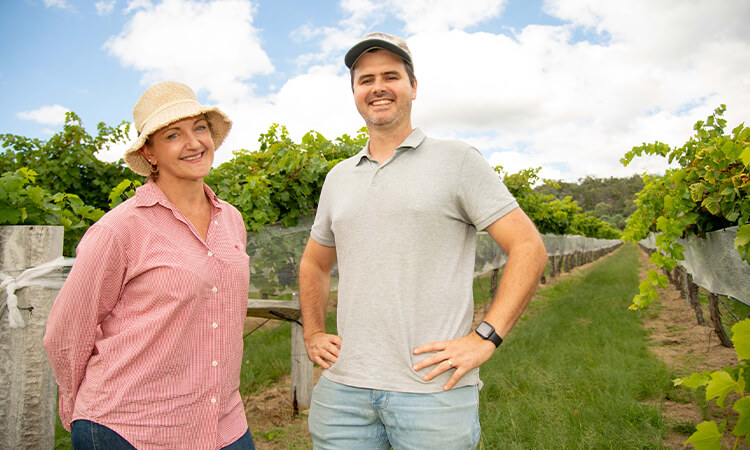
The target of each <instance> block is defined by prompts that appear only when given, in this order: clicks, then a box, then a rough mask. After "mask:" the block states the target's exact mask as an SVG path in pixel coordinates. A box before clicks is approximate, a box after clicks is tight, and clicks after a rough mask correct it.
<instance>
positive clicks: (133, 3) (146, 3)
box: [122, 0, 153, 14]
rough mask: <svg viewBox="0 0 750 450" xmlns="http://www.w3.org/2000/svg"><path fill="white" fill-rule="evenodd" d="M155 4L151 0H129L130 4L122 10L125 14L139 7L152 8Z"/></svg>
mask: <svg viewBox="0 0 750 450" xmlns="http://www.w3.org/2000/svg"><path fill="white" fill-rule="evenodd" d="M152 7H153V4H152V3H151V1H150V0H130V1H128V5H127V6H126V7H125V9H124V10H123V11H122V13H123V14H130V13H131V12H133V11H136V10H139V9H147V8H152Z"/></svg>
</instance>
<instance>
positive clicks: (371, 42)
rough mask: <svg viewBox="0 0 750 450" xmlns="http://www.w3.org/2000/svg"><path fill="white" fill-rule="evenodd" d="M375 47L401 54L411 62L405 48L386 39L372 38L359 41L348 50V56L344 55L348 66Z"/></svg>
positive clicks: (350, 66)
mask: <svg viewBox="0 0 750 450" xmlns="http://www.w3.org/2000/svg"><path fill="white" fill-rule="evenodd" d="M373 48H382V49H383V50H388V51H389V52H391V53H395V54H397V55H398V56H400V57H401V58H402V59H403V60H404V61H408V62H410V63H411V56H410V55H409V54H408V53H407V52H406V50H404V49H403V48H401V47H399V46H398V45H396V44H394V43H392V42H388V41H386V40H384V39H378V38H372V39H366V40H364V41H361V42H357V43H356V44H354V46H353V47H352V48H350V49H349V51H348V52H346V56H344V63H345V64H346V67H348V68H350V69H351V68H352V67H353V66H354V64H355V63H356V62H357V60H358V59H359V57H360V56H362V54H363V53H365V52H366V51H367V50H370V49H373Z"/></svg>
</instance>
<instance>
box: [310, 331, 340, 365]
mask: <svg viewBox="0 0 750 450" xmlns="http://www.w3.org/2000/svg"><path fill="white" fill-rule="evenodd" d="M341 342H342V341H341V337H339V336H336V335H335V334H325V333H319V334H315V335H313V336H311V337H310V338H309V339H308V340H307V341H305V349H306V350H307V356H308V358H310V361H312V362H313V363H315V364H317V365H319V366H320V367H322V368H324V369H330V368H331V365H332V364H335V363H336V361H337V360H338V356H339V350H340V348H341Z"/></svg>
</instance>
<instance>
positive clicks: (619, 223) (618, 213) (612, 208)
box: [535, 175, 643, 230]
mask: <svg viewBox="0 0 750 450" xmlns="http://www.w3.org/2000/svg"><path fill="white" fill-rule="evenodd" d="M642 189H643V180H642V179H641V177H640V175H633V176H631V177H629V178H615V177H609V178H595V177H592V176H587V177H586V178H581V179H579V180H578V183H568V182H565V181H553V182H550V181H547V182H546V183H545V184H543V185H541V186H538V187H536V188H535V190H536V191H537V192H539V193H541V194H548V195H552V196H554V197H555V198H556V199H560V200H562V199H564V198H565V197H571V199H572V200H573V201H575V202H577V203H578V206H580V207H581V209H583V211H584V212H587V213H589V214H591V215H593V216H595V217H597V218H599V219H600V220H602V221H605V222H608V223H610V224H612V225H614V226H615V227H616V228H617V229H620V230H622V229H624V228H625V220H626V219H627V218H628V217H629V216H630V215H631V214H632V213H633V211H635V209H636V206H635V203H633V201H634V200H635V198H636V194H637V193H638V192H640V191H641V190H642Z"/></svg>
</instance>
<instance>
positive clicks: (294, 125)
mask: <svg viewBox="0 0 750 450" xmlns="http://www.w3.org/2000/svg"><path fill="white" fill-rule="evenodd" d="M454 3H455V2H445V3H443V2H442V1H438V0H435V1H429V0H419V1H413V2H397V1H396V0H383V1H377V2H376V1H372V0H342V1H341V2H340V3H339V7H340V9H341V10H342V11H343V12H344V13H345V14H346V16H345V17H344V18H343V19H342V20H341V21H340V22H339V23H338V24H335V25H333V26H330V25H329V26H326V27H318V26H316V25H315V24H314V23H309V24H308V25H305V26H301V27H299V28H297V29H296V30H294V31H293V32H292V33H291V36H292V38H293V39H294V40H297V41H305V42H314V43H315V44H316V45H317V47H318V48H319V49H320V50H319V51H318V52H316V53H313V54H303V55H299V56H298V57H297V59H296V62H297V64H298V70H299V75H295V76H293V77H291V78H289V79H288V80H287V81H286V82H285V83H284V84H282V85H280V87H279V88H278V90H276V91H273V92H271V93H270V94H265V95H263V96H259V95H257V94H256V92H255V90H254V85H253V83H254V82H258V80H257V78H256V77H258V76H259V75H263V74H268V73H270V72H271V71H272V70H273V67H272V65H271V63H270V61H269V59H268V56H267V55H266V54H265V52H264V51H263V48H262V43H261V40H260V39H259V37H258V35H257V31H256V29H255V28H254V23H253V19H254V14H255V9H254V8H253V6H252V4H251V3H249V2H247V1H239V0H235V1H229V0H220V1H214V2H205V3H199V2H196V1H191V0H183V1H178V0H166V1H164V2H163V3H160V4H159V5H156V6H153V5H152V4H151V3H150V2H148V1H144V0H133V1H131V2H130V3H129V5H128V8H130V11H132V12H133V13H134V14H133V17H131V19H130V21H129V22H128V24H127V26H126V27H125V29H123V30H122V32H121V33H120V34H119V35H118V36H116V37H113V38H112V39H110V40H109V41H108V43H107V48H108V49H109V51H110V52H111V53H112V54H114V55H115V56H117V57H118V58H120V60H121V61H122V63H123V64H124V65H126V66H130V67H133V68H135V69H136V70H139V71H141V72H143V74H144V75H143V79H144V81H145V82H151V81H156V80H160V79H164V78H176V79H178V80H181V81H184V82H187V83H188V84H190V85H191V86H193V88H194V89H196V90H203V91H204V92H208V94H209V96H210V98H211V99H212V100H213V101H215V102H217V103H218V105H219V106H220V107H221V108H222V109H224V110H225V111H226V112H227V113H228V114H229V115H230V117H231V118H232V119H233V121H234V123H235V126H234V128H233V130H232V132H231V133H230V135H229V138H228V141H227V143H226V144H225V146H224V148H222V150H221V151H220V152H218V153H217V162H222V161H226V160H228V159H229V157H230V154H231V152H230V151H229V150H232V149H236V148H240V147H245V148H248V147H249V148H255V147H254V146H255V145H256V142H257V137H258V135H259V133H261V132H265V131H266V130H267V128H268V126H269V125H270V124H271V123H272V122H277V123H281V124H283V125H286V126H287V127H288V128H289V130H290V134H291V135H292V137H293V138H295V139H298V138H299V137H300V136H301V135H302V134H304V133H305V132H307V131H308V130H310V129H315V130H316V131H320V132H321V133H323V134H324V135H325V136H326V137H327V138H329V139H332V138H335V137H337V136H339V135H341V134H343V133H349V134H351V133H354V132H355V131H356V130H357V129H358V128H360V127H361V126H362V124H363V121H362V119H361V118H360V117H359V115H358V114H357V112H356V109H355V108H354V106H353V101H352V97H351V91H350V88H349V78H348V73H347V71H346V69H345V67H344V65H343V55H344V53H345V51H346V49H347V48H348V47H349V46H350V45H351V44H352V43H353V42H355V41H356V40H357V39H358V38H359V37H360V36H362V35H363V34H365V33H367V32H370V31H376V30H379V29H381V28H380V27H381V26H386V24H388V25H389V28H387V29H386V31H387V30H388V29H391V30H392V29H393V27H392V24H393V22H394V21H401V23H402V24H403V28H402V29H401V30H395V32H396V33H399V34H401V35H403V36H404V37H406V38H407V40H408V42H409V46H410V47H411V49H412V52H413V54H414V60H415V69H416V75H417V78H418V80H419V87H418V95H417V100H416V102H415V105H414V114H413V123H414V125H415V126H419V127H421V128H423V129H424V130H425V131H426V132H427V133H428V134H430V135H433V136H435V137H445V138H457V139H463V140H466V141H468V142H470V143H471V144H472V145H475V146H476V147H477V148H479V149H480V150H482V151H483V153H484V154H485V155H487V157H488V159H489V160H490V162H491V163H492V164H500V165H503V166H504V167H505V168H506V169H507V170H510V171H517V170H520V169H523V168H528V167H539V166H541V167H542V168H543V169H542V172H541V173H540V176H542V177H545V178H553V179H565V180H576V179H578V178H582V177H585V176H586V175H595V176H601V177H607V176H628V175H630V174H632V173H639V172H643V171H649V172H658V171H663V169H664V168H665V167H666V161H665V160H663V159H658V158H639V159H636V160H635V161H634V162H633V163H631V165H629V166H628V167H623V166H622V165H621V164H620V162H619V160H620V158H621V157H622V156H623V155H624V154H625V153H626V152H627V151H629V150H630V149H631V148H632V147H633V146H636V145H640V144H641V143H644V142H653V141H656V140H659V141H662V142H666V143H667V144H670V145H682V144H683V143H684V142H685V141H686V140H687V139H688V138H689V137H690V136H691V135H692V133H693V130H692V126H693V124H694V123H695V121H697V120H699V119H705V117H706V116H707V115H709V114H711V113H712V112H713V110H714V108H716V107H717V106H718V105H719V104H720V103H725V104H727V106H728V111H727V114H726V118H727V120H728V122H729V126H730V127H733V126H735V125H737V124H738V123H739V122H742V121H744V120H746V119H747V118H748V117H750V70H748V67H750V31H749V30H750V27H747V26H746V25H745V24H746V23H747V22H748V21H750V2H747V1H744V0H726V1H724V2H715V1H712V0H694V1H691V2H683V1H679V0H665V1H664V2H652V1H650V0H631V1H629V2H600V1H595V0H547V1H546V2H545V3H544V11H545V12H546V13H547V14H550V15H552V16H554V17H556V18H558V19H560V20H561V21H562V22H563V24H562V25H554V26H553V25H534V24H531V25H529V26H526V27H524V28H519V29H517V30H516V31H514V33H515V34H512V35H508V34H507V31H505V32H504V33H500V32H499V30H496V29H492V28H490V27H485V28H483V27H482V24H483V23H486V20H487V19H489V18H493V17H494V18H497V17H501V15H502V14H503V11H504V6H505V4H506V2H505V1H504V0H502V1H501V0H498V1H489V0H487V1H485V0H477V1H473V2H459V3H458V4H457V5H454ZM477 29H478V30H483V31H474V30H477ZM196 30H197V31H198V32H197V33H195V31H196ZM587 37H588V38H591V39H590V40H587V39H586V38H587Z"/></svg>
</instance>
